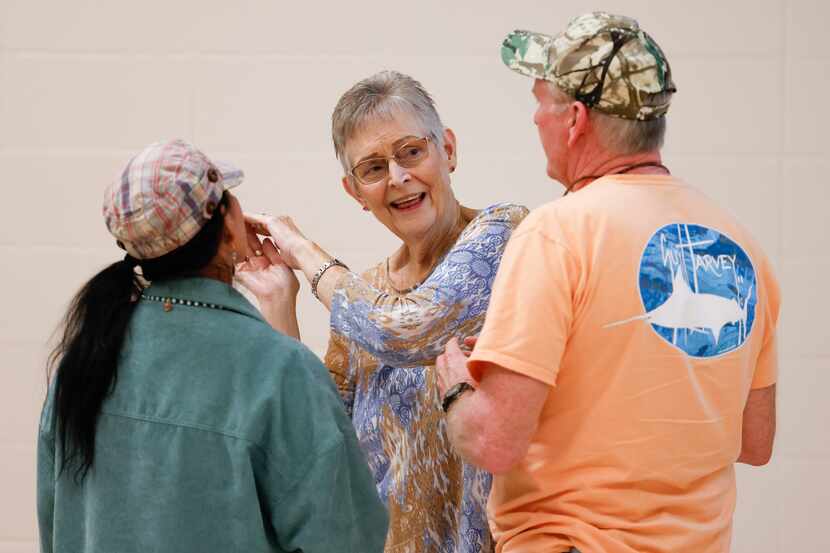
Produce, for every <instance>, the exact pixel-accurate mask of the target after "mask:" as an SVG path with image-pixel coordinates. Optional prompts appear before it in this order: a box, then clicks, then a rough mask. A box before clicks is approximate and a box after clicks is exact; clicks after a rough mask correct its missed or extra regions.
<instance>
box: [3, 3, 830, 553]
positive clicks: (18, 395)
mask: <svg viewBox="0 0 830 553" xmlns="http://www.w3.org/2000/svg"><path fill="white" fill-rule="evenodd" d="M829 6H830V5H828V3H826V2H824V1H820V0H753V1H750V0H732V1H728V2H727V1H723V0H699V1H698V2H694V3H688V2H683V3H681V2H649V1H646V0H608V1H606V2H605V3H604V4H598V5H596V6H590V5H586V4H584V3H573V4H567V3H565V4H563V3H554V2H550V1H545V2H543V1H541V0H528V1H523V2H522V1H519V2H511V3H510V4H506V3H504V2H482V1H475V0H455V1H452V2H439V1H436V0H421V1H420V2H414V3H404V4H395V3H390V2H363V1H354V2H341V3H334V2H332V3H328V2H326V3H324V2H296V3H295V2H292V3H287V2H278V1H276V0H270V1H267V0H239V1H236V2H217V1H200V2H197V1H195V0H180V1H169V0H167V1H162V0H145V1H144V2H140V3H136V2H125V1H123V0H109V1H103V0H101V1H94V0H76V1H73V2H61V1H58V0H54V1H51V2H49V1H45V0H0V175H2V178H3V179H4V181H5V183H4V184H5V186H4V194H3V196H2V197H3V200H4V201H3V208H2V213H3V215H2V217H0V259H2V267H3V271H2V274H1V275H0V304H1V305H3V307H4V316H3V317H2V319H1V320H0V355H2V371H3V385H2V386H0V409H1V411H0V415H2V416H0V459H2V470H0V553H22V552H27V553H28V552H32V551H36V550H37V547H38V546H37V532H36V523H35V514H34V513H35V501H34V488H35V470H34V459H35V439H34V437H35V432H36V426H37V418H38V413H39V410H40V404H41V401H42V397H43V392H44V380H45V373H44V359H45V355H46V352H47V346H46V344H47V341H48V339H49V337H50V335H51V333H52V332H53V330H54V329H55V326H56V324H57V323H58V320H59V317H60V316H61V314H62V312H63V310H64V309H65V307H66V304H67V302H68V300H69V298H70V296H71V295H72V294H73V293H74V291H76V290H77V288H78V287H79V286H80V285H81V284H82V283H83V282H84V281H85V279H87V278H89V277H90V276H91V275H92V274H93V273H94V272H95V271H97V270H98V269H99V268H101V266H102V265H103V264H105V263H109V262H111V261H114V260H116V259H117V258H118V257H119V256H120V253H119V252H120V251H119V250H118V249H117V248H116V247H115V245H114V244H113V240H112V239H111V238H110V237H109V235H108V234H107V233H106V230H105V228H104V225H103V222H102V220H101V215H100V199H101V192H102V190H103V188H104V186H105V185H106V184H107V183H108V182H109V181H110V179H111V178H113V176H114V175H115V174H116V172H117V171H118V170H119V168H120V167H121V166H122V165H123V163H124V162H125V161H126V159H127V158H128V156H129V155H130V154H131V153H133V152H135V151H136V150H138V149H139V148H141V147H143V146H144V145H146V144H148V143H149V142H151V141H155V140H158V139H161V138H167V137H173V136H181V137H184V138H186V139H189V140H192V141H194V142H195V143H196V144H198V145H199V146H200V147H201V148H202V149H204V150H205V151H206V152H207V153H208V154H210V155H212V156H215V157H222V158H227V159H230V160H233V161H235V162H236V163H237V164H239V165H240V166H241V167H242V168H243V169H244V170H245V171H246V173H247V179H246V183H245V184H244V185H243V187H242V188H240V189H239V195H240V197H241V199H242V202H243V206H245V207H247V208H248V209H251V210H256V211H263V210H264V211H270V212H274V213H287V214H291V215H293V216H294V217H295V219H296V220H297V222H298V224H299V225H300V227H301V228H302V229H303V230H304V231H305V232H306V234H307V235H308V236H310V237H312V238H314V239H315V240H317V241H318V242H320V243H321V244H322V245H323V246H324V247H325V248H327V249H328V250H329V251H330V252H333V253H335V254H336V255H338V256H339V257H340V258H341V259H344V260H346V261H347V262H348V263H350V264H351V265H352V267H353V268H363V267H366V266H368V265H370V264H371V263H374V262H375V261H377V260H378V259H381V258H383V257H384V256H385V255H387V254H388V253H389V252H391V251H392V249H393V248H394V247H395V240H393V238H392V237H391V235H390V234H389V233H388V232H387V231H386V230H385V229H384V228H382V227H381V226H380V225H379V224H378V223H377V222H376V221H374V220H372V219H371V217H370V216H369V215H367V214H364V213H363V212H362V211H360V210H359V209H358V208H357V207H356V205H355V204H353V202H352V201H351V200H350V199H349V198H347V197H346V195H345V194H344V193H343V192H342V191H341V190H340V185H339V178H340V168H339V165H338V163H337V162H336V161H335V159H334V156H333V151H332V147H331V144H330V139H329V117H330V114H331V110H332V108H333V107H334V104H335V102H336V101H337V99H338V97H339V96H340V94H341V93H342V92H343V91H345V90H346V89H347V88H348V87H349V86H350V85H351V84H352V83H353V82H355V81H356V80H358V79H359V78H362V77H365V76H367V75H369V74H371V73H373V72H375V71H377V70H380V69H384V68H395V69H398V70H401V71H403V72H406V73H409V74H411V75H413V76H414V77H416V78H417V79H419V80H421V81H422V82H423V84H424V85H425V86H426V87H427V88H428V89H429V90H430V91H431V92H432V93H433V95H434V96H435V98H436V100H437V102H438V106H439V110H440V112H441V114H442V117H443V118H444V121H445V124H447V125H448V126H450V127H452V128H453V129H454V130H455V131H456V134H457V136H458V139H459V155H460V166H459V170H458V171H457V172H456V173H455V175H454V177H455V180H454V186H455V190H456V193H457V195H458V197H459V198H460V199H461V200H462V201H463V202H465V203H466V204H468V205H471V206H475V207H482V206H484V205H487V204H490V203H494V202H497V201H514V202H519V203H524V204H526V205H528V206H530V207H536V206H538V205H540V204H541V203H543V202H546V201H549V200H552V199H554V198H555V197H557V196H558V195H559V193H560V192H561V189H560V187H559V186H558V185H557V184H556V183H553V182H551V181H549V180H548V179H547V178H546V177H545V174H544V157H543V155H542V153H541V149H540V147H539V145H538V140H537V137H536V131H535V128H534V127H533V125H532V122H531V117H532V112H533V109H534V105H533V100H532V98H531V96H530V92H529V91H530V86H531V81H529V80H528V79H523V78H520V77H518V76H517V75H515V74H513V73H511V72H509V71H507V70H506V69H505V68H504V67H503V66H502V64H501V62H500V60H499V57H498V45H499V43H500V41H501V39H502V38H503V36H504V35H505V34H506V32H508V31H510V30H512V29H514V28H530V29H534V30H540V31H547V32H551V33H554V32H556V31H558V30H559V29H561V28H562V27H563V26H564V24H565V23H566V22H567V20H568V19H569V18H570V17H572V16H575V15H577V14H578V13H580V12H582V11H586V10H588V9H606V10H609V11H614V12H618V13H625V14H628V15H632V16H635V17H637V18H638V19H639V20H640V22H641V23H642V24H643V26H644V27H645V28H646V29H647V30H648V31H649V32H650V34H652V35H653V36H654V37H655V38H656V39H657V40H658V42H660V44H661V45H662V46H663V48H664V49H665V50H666V52H667V54H668V56H669V58H670V60H671V63H672V68H673V71H674V73H675V80H676V82H677V85H678V87H679V93H678V94H677V96H676V100H675V103H674V105H673V107H672V110H671V113H670V115H669V138H668V142H667V145H666V156H665V157H666V162H667V165H668V166H669V167H671V169H672V170H673V172H674V173H675V174H676V175H680V176H682V177H684V178H685V179H687V180H689V181H691V182H692V183H695V184H697V185H698V186H700V187H702V188H704V189H705V190H707V191H708V192H709V193H711V194H712V195H713V196H715V197H716V198H718V199H719V200H720V201H722V202H723V203H724V204H726V205H727V206H729V207H730V208H731V209H733V210H734V212H735V213H736V214H737V216H738V217H739V218H740V219H741V220H743V221H744V222H745V223H746V225H748V226H749V227H750V228H751V229H752V230H753V231H754V233H755V234H756V236H757V237H758V238H759V239H760V241H761V242H762V244H764V246H765V248H766V250H767V251H768V253H769V255H770V256H771V258H772V259H773V260H774V262H775V266H776V267H777V271H778V275H779V278H780V280H781V283H782V286H783V290H784V298H785V309H784V315H783V320H782V325H781V335H782V342H781V382H780V385H779V389H780V393H779V411H780V416H779V430H778V442H777V448H776V453H775V457H774V459H773V461H772V462H771V463H770V464H769V465H768V466H766V467H764V468H761V469H747V468H745V467H740V468H739V500H738V507H737V513H736V521H735V535H734V547H733V550H734V551H736V552H738V553H783V552H785V551H799V552H801V553H824V552H826V551H830V533H828V532H827V530H826V529H825V528H823V526H822V523H823V522H824V519H825V518H826V517H825V512H826V507H827V505H828V504H830V440H828V439H827V431H826V424H827V420H828V415H829V414H830V408H828V407H827V402H826V401H825V400H824V396H825V395H826V391H827V390H828V389H830V370H829V369H830V333H829V332H828V330H827V329H828V325H827V324H826V322H825V321H824V317H825V316H826V313H828V312H830V299H828V298H830V295H828V294H826V293H825V292H822V291H821V288H820V287H821V286H822V282H823V281H824V279H825V275H827V274H828V273H830V248H828V246H827V243H826V237H827V235H828V230H830V228H828V216H827V213H826V206H827V205H828V200H830V193H828V189H827V186H826V185H825V184H824V183H823V182H822V177H824V176H825V175H827V174H828V172H830V156H828V154H829V153H830V144H828V139H827V137H826V132H827V129H828V126H830V102H828V101H827V100H826V98H825V96H826V93H827V92H826V91H827V90H828V88H829V87H830V50H828V49H827V47H826V44H827V42H826V33H827V31H826V23H825V22H826V21H827V20H828V18H830V7H829ZM301 294H302V301H301V306H300V316H301V326H302V333H303V336H304V339H305V341H306V342H307V344H308V345H309V346H310V347H312V348H313V349H314V350H315V351H317V352H318V353H320V352H322V351H323V350H324V348H325V340H326V333H327V317H326V312H325V311H324V310H323V309H322V308H321V307H320V306H319V305H317V304H316V303H315V302H314V301H313V300H312V299H311V298H310V294H309V293H308V288H307V286H304V288H303V290H302V291H301Z"/></svg>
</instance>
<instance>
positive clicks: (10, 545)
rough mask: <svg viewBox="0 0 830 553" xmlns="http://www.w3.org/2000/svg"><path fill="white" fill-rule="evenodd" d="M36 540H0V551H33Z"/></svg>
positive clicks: (37, 545) (8, 552)
mask: <svg viewBox="0 0 830 553" xmlns="http://www.w3.org/2000/svg"><path fill="white" fill-rule="evenodd" d="M38 547H39V544H38V542H37V541H0V553H35V552H36V551H38Z"/></svg>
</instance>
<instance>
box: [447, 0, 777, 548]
mask: <svg viewBox="0 0 830 553" xmlns="http://www.w3.org/2000/svg"><path fill="white" fill-rule="evenodd" d="M502 58H503V60H504V61H505V63H506V64H507V65H508V66H509V67H510V68H512V69H514V70H516V71H518V72H519V73H522V74H525V75H528V76H531V77H533V78H534V79H535V82H534V85H533V94H534V96H535V97H536V100H537V102H538V108H537V111H536V113H535V115H534V122H535V123H536V125H537V127H538V130H539V136H540V139H541V142H542V146H543V148H544V150H545V154H546V157H547V160H548V166H547V172H548V175H549V176H550V177H552V178H554V179H556V180H558V181H560V182H561V183H563V184H564V185H565V186H566V187H567V192H570V194H567V192H566V194H567V196H566V197H565V198H563V199H561V200H558V201H555V202H552V203H550V204H547V205H545V206H542V207H541V208H539V209H537V210H536V211H534V212H533V213H531V215H530V216H528V217H527V219H525V221H524V222H523V223H522V224H521V226H520V227H519V228H518V229H517V230H516V231H514V233H513V236H512V238H511V239H510V242H509V244H508V246H507V249H506V251H505V254H504V258H503V260H502V262H501V266H500V268H499V272H498V275H497V277H496V281H495V284H494V289H493V294H492V298H491V300H490V306H489V309H488V312H487V318H486V322H485V324H484V328H483V330H482V332H481V335H480V337H479V338H478V341H477V342H476V341H475V340H474V339H470V340H468V344H470V345H472V344H474V345H475V348H474V350H473V352H472V354H471V356H470V358H469V360H467V358H466V357H465V354H464V353H462V350H461V349H459V345H458V343H457V342H455V341H452V342H450V343H449V344H448V346H447V351H446V353H445V354H444V355H442V356H441V357H440V358H439V359H438V365H437V370H438V376H439V379H440V382H441V393H442V394H443V396H444V407H445V410H446V411H447V424H448V428H449V435H450V439H451V440H452V442H453V444H454V446H455V448H456V449H457V450H458V451H459V452H460V453H461V454H462V455H463V456H464V457H465V458H466V459H467V460H469V461H470V462H472V463H474V464H476V465H478V466H481V467H483V468H485V469H487V470H489V471H492V472H493V473H494V474H495V477H494V481H493V489H492V492H491V495H490V503H489V509H488V512H489V518H490V525H491V529H492V531H493V535H494V537H495V538H496V540H497V551H499V552H504V553H530V552H532V553H537V552H545V553H548V552H550V553H560V552H566V551H581V552H582V553H658V552H671V553H723V552H726V551H728V550H729V546H730V537H731V527H732V514H733V511H734V507H735V473H734V463H736V462H743V463H748V464H752V465H762V464H765V463H766V462H767V461H768V460H769V458H770V455H771V453H772V443H773V436H774V430H775V382H776V375H777V353H776V324H777V319H778V309H779V290H778V285H777V282H776V280H775V277H774V275H773V273H772V270H771V267H770V264H769V262H768V260H767V258H766V256H765V255H764V253H763V252H762V251H761V249H760V248H759V246H758V245H757V244H756V242H755V241H754V240H753V238H752V237H751V236H750V235H749V233H748V232H747V231H746V230H745V229H744V228H743V227H742V226H741V225H740V224H738V223H737V222H736V221H735V220H734V218H733V217H732V216H731V215H730V214H729V213H728V212H727V211H726V210H723V209H721V208H720V207H718V206H717V205H716V204H715V203H714V202H713V201H712V200H711V199H709V198H708V197H706V196H705V195H704V194H703V193H701V192H700V191H698V190H697V189H695V188H694V187H692V186H690V185H688V184H686V183H684V182H683V181H681V180H679V179H677V178H675V177H672V176H671V175H670V174H669V170H668V169H667V168H666V167H665V166H664V165H663V164H662V163H661V157H660V147H661V146H662V142H663V136H664V133H665V114H666V111H667V110H668V107H669V103H670V100H671V96H672V94H673V93H674V92H675V88H674V84H673V82H672V78H671V70H670V68H669V64H668V62H667V61H666V58H665V56H664V54H663V52H662V51H661V50H660V48H659V47H658V46H657V44H656V43H655V42H654V40H653V39H652V38H651V37H649V36H648V35H647V34H646V33H644V32H643V31H642V30H641V29H640V28H639V27H638V25H637V22H636V21H634V20H632V19H629V18H625V17H620V16H613V15H609V14H605V13H599V12H598V13H591V14H586V15H584V16H581V17H579V18H577V19H575V20H574V21H572V22H571V23H570V24H569V26H568V28H567V29H566V31H565V32H564V33H562V34H560V35H559V36H557V37H555V38H551V37H547V36H545V35H540V34H536V33H530V32H526V31H516V32H514V33H511V34H510V35H509V36H508V37H507V39H506V40H505V42H504V45H503V48H502Z"/></svg>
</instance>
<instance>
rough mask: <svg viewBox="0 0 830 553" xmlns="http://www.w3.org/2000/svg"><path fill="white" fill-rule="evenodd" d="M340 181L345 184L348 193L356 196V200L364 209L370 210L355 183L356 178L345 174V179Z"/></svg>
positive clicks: (344, 187)
mask: <svg viewBox="0 0 830 553" xmlns="http://www.w3.org/2000/svg"><path fill="white" fill-rule="evenodd" d="M340 182H341V184H342V185H343V190H345V191H346V194H348V195H349V196H351V197H352V198H354V201H356V202H357V203H358V204H360V207H362V208H363V210H364V211H369V208H368V207H367V206H366V201H365V200H364V199H363V197H362V196H361V195H360V192H359V191H358V190H357V187H356V186H355V185H354V178H353V177H350V176H349V175H343V179H342V180H341V181H340Z"/></svg>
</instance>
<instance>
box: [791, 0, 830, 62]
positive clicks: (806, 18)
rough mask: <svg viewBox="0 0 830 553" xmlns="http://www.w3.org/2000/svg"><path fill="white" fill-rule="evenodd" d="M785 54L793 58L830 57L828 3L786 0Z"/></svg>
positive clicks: (820, 0)
mask: <svg viewBox="0 0 830 553" xmlns="http://www.w3.org/2000/svg"><path fill="white" fill-rule="evenodd" d="M785 4H786V5H787V27H786V35H787V44H786V49H787V55H788V56H789V57H791V58H793V59H805V58H823V59H828V58H830V51H828V50H827V44H826V43H827V19H828V18H830V5H828V3H827V2H825V1H824V0H788V1H787V2H785Z"/></svg>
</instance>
